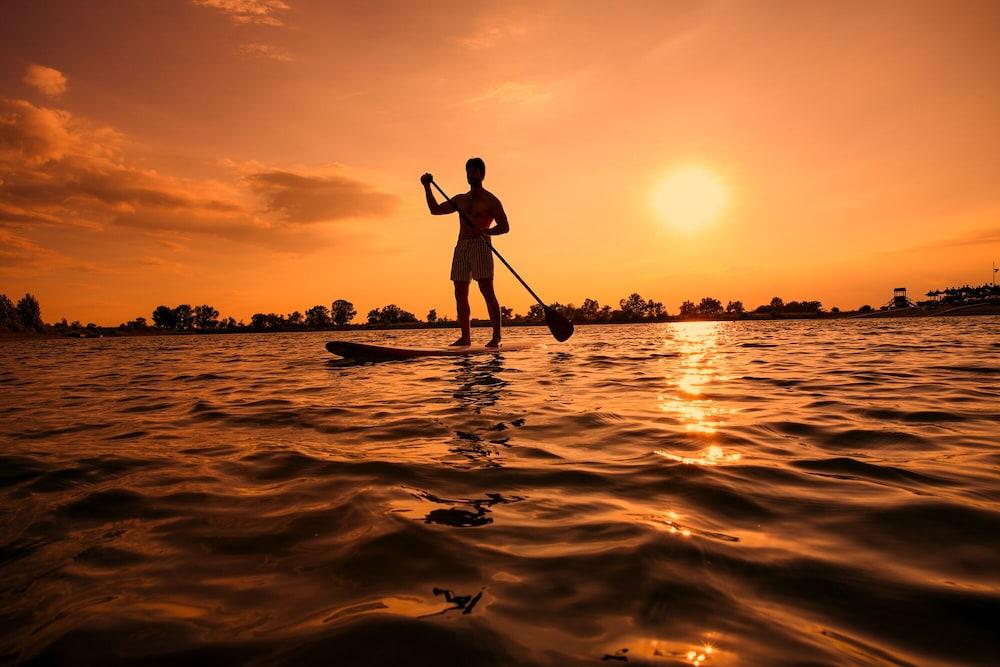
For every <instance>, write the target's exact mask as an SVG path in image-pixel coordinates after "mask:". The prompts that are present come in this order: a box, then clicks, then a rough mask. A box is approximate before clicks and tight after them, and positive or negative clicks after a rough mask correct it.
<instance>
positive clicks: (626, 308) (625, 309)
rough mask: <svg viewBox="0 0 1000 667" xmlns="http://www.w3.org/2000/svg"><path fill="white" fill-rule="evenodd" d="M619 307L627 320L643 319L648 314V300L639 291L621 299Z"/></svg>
mask: <svg viewBox="0 0 1000 667" xmlns="http://www.w3.org/2000/svg"><path fill="white" fill-rule="evenodd" d="M618 307H619V308H621V311H622V314H623V315H624V316H625V319H627V320H641V319H642V317H643V315H645V314H646V300H645V299H643V298H642V297H641V296H639V293H638V292H632V293H631V294H629V295H628V298H625V299H622V300H621V301H619V302H618Z"/></svg>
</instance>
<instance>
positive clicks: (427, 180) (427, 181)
mask: <svg viewBox="0 0 1000 667" xmlns="http://www.w3.org/2000/svg"><path fill="white" fill-rule="evenodd" d="M433 180H434V177H433V176H431V175H430V174H424V175H423V176H421V177H420V182H421V183H422V184H423V185H424V187H427V186H428V185H430V184H431V182H432V181H433Z"/></svg>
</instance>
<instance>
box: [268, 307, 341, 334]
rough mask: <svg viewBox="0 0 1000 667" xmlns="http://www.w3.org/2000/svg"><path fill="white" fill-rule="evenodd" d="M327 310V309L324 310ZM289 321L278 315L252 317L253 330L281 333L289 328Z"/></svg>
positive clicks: (269, 314)
mask: <svg viewBox="0 0 1000 667" xmlns="http://www.w3.org/2000/svg"><path fill="white" fill-rule="evenodd" d="M324 310H325V308H324ZM287 324H288V322H287V320H285V318H284V316H283V315H279V314H278V313H254V314H253V315H251V316H250V328H251V329H266V330H271V331H279V330H281V329H285V328H287Z"/></svg>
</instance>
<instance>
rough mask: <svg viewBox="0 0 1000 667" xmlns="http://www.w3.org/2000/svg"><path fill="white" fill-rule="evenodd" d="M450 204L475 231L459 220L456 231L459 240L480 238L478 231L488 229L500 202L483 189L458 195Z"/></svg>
mask: <svg viewBox="0 0 1000 667" xmlns="http://www.w3.org/2000/svg"><path fill="white" fill-rule="evenodd" d="M452 202H454V204H455V207H456V208H457V209H458V210H460V211H461V212H462V213H463V214H465V217H466V218H468V219H469V220H470V221H471V222H472V224H473V225H475V227H476V229H470V228H469V226H468V225H467V224H465V223H464V222H462V221H461V220H460V221H459V229H458V238H459V239H460V240H461V239H477V238H480V237H481V235H480V231H485V230H486V229H489V226H490V225H492V224H493V221H494V220H495V219H496V215H497V214H496V211H497V210H498V209H499V207H500V200H499V199H497V198H496V197H495V196H494V195H493V193H491V192H489V191H488V190H485V189H479V190H471V191H469V192H466V193H465V194H461V195H458V196H457V197H454V198H452Z"/></svg>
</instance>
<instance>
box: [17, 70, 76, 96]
mask: <svg viewBox="0 0 1000 667" xmlns="http://www.w3.org/2000/svg"><path fill="white" fill-rule="evenodd" d="M24 82H25V83H26V84H28V85H29V86H32V87H33V88H37V89H38V90H39V91H40V92H42V93H43V94H45V95H48V96H49V97H58V96H60V95H62V94H63V93H65V92H66V76H65V75H64V74H63V73H62V72H60V71H59V70H57V69H52V68H51V67H45V66H43V65H28V69H27V71H26V72H25V74H24Z"/></svg>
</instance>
